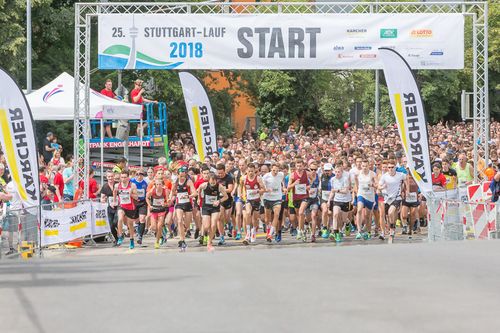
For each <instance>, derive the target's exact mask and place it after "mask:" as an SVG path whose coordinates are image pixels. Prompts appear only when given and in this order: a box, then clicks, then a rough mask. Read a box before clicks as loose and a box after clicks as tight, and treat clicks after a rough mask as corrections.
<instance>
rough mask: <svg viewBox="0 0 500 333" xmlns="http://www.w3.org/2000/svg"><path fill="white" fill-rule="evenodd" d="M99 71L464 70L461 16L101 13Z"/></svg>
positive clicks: (462, 19) (462, 22) (99, 20)
mask: <svg viewBox="0 0 500 333" xmlns="http://www.w3.org/2000/svg"><path fill="white" fill-rule="evenodd" d="M98 24H99V35H98V38H99V40H98V53H99V65H98V66H99V69H174V68H175V69H381V68H382V63H381V62H380V59H379V55H378V51H377V50H378V49H379V48H381V47H385V48H390V49H394V50H396V51H397V52H398V53H400V54H401V55H402V56H403V57H404V58H405V60H406V61H407V62H408V63H409V65H410V66H411V68H413V69H461V68H463V67H464V17H463V15H461V14H410V13H408V14H302V13H301V14H259V15H253V14H244V15H234V14H217V15H214V14H101V15H99V19H98Z"/></svg>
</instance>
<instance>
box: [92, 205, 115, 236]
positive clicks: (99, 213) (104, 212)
mask: <svg viewBox="0 0 500 333" xmlns="http://www.w3.org/2000/svg"><path fill="white" fill-rule="evenodd" d="M108 232H111V229H110V227H109V222H108V205H107V204H103V203H100V202H92V235H101V234H107V233H108Z"/></svg>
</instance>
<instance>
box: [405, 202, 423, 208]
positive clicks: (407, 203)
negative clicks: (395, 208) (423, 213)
mask: <svg viewBox="0 0 500 333" xmlns="http://www.w3.org/2000/svg"><path fill="white" fill-rule="evenodd" d="M402 204H403V206H405V207H409V208H416V207H418V206H420V201H415V202H406V201H405V200H403V202H402Z"/></svg>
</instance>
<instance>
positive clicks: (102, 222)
mask: <svg viewBox="0 0 500 333" xmlns="http://www.w3.org/2000/svg"><path fill="white" fill-rule="evenodd" d="M95 225H96V227H105V226H106V225H107V223H106V220H96V221H95Z"/></svg>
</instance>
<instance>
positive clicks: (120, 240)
mask: <svg viewBox="0 0 500 333" xmlns="http://www.w3.org/2000/svg"><path fill="white" fill-rule="evenodd" d="M122 243H123V236H120V237H118V240H117V241H116V246H120V245H122Z"/></svg>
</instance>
